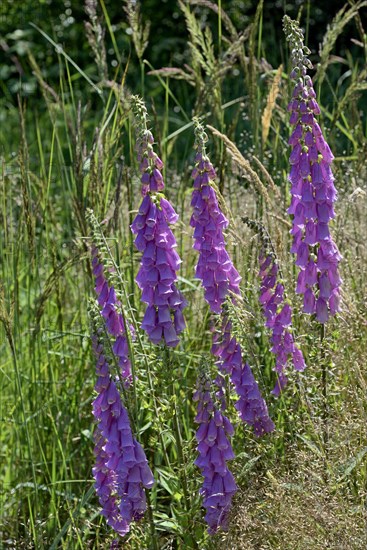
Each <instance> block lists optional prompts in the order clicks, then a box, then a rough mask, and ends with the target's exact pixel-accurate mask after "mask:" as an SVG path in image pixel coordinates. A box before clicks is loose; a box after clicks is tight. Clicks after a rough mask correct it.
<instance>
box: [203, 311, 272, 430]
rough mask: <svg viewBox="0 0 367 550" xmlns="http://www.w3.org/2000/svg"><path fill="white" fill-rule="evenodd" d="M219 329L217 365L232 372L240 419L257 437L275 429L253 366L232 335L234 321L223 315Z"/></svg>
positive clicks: (215, 342)
mask: <svg viewBox="0 0 367 550" xmlns="http://www.w3.org/2000/svg"><path fill="white" fill-rule="evenodd" d="M222 321H223V322H222V327H221V329H220V331H218V332H216V333H214V334H213V345H212V353H213V355H215V356H216V357H218V361H217V366H218V368H219V370H220V371H221V372H223V374H229V376H230V378H231V381H232V383H233V384H234V387H235V390H236V393H237V395H238V396H239V399H238V401H237V403H236V404H235V407H236V409H237V410H238V413H239V416H240V418H241V420H243V421H244V422H246V424H249V425H250V426H252V427H253V430H254V434H255V435H256V436H257V437H260V436H262V435H264V434H265V433H270V432H272V431H273V430H274V427H275V426H274V423H273V421H272V420H271V418H270V417H269V413H268V408H267V406H266V403H265V400H264V399H263V397H262V396H261V393H260V390H259V386H258V384H257V382H256V380H255V377H254V375H253V373H252V370H251V368H250V366H249V365H248V364H247V363H246V362H244V361H243V359H242V351H241V346H240V344H239V343H238V342H237V340H236V338H235V337H234V336H233V335H232V332H231V331H232V323H231V322H230V321H229V320H228V318H227V317H226V316H225V315H224V316H223V318H222Z"/></svg>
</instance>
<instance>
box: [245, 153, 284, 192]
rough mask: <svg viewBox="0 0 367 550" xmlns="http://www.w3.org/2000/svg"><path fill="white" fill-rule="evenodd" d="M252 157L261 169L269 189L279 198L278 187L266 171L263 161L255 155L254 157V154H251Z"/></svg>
mask: <svg viewBox="0 0 367 550" xmlns="http://www.w3.org/2000/svg"><path fill="white" fill-rule="evenodd" d="M252 158H253V159H254V161H255V162H256V164H257V165H258V167H259V168H260V170H261V172H262V174H263V176H264V178H265V180H266V182H267V183H268V185H269V187H270V189H271V190H272V192H273V193H274V195H275V196H276V197H277V198H278V199H279V198H280V197H281V194H280V191H279V188H278V187H277V186H276V185H275V183H274V180H273V178H272V177H271V175H270V174H269V172H268V171H267V169H266V168H265V166H264V165H263V163H262V162H261V161H260V160H259V159H258V158H257V157H255V155H253V157H252Z"/></svg>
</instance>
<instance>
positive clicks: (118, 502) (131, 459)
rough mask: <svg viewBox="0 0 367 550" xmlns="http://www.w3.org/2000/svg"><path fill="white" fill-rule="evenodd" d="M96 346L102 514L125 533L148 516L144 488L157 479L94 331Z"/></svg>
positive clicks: (97, 476) (95, 405) (98, 480)
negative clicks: (145, 514)
mask: <svg viewBox="0 0 367 550" xmlns="http://www.w3.org/2000/svg"><path fill="white" fill-rule="evenodd" d="M92 345H93V350H94V354H95V357H96V373H97V377H98V378H97V382H96V385H95V390H96V392H97V397H96V398H95V400H94V402H93V414H94V416H95V418H96V420H97V422H98V424H97V427H96V430H95V436H94V437H95V448H94V453H95V457H96V463H95V466H94V468H93V476H94V478H95V487H96V492H97V495H98V498H99V501H100V504H101V506H102V514H103V515H104V516H105V517H106V520H107V523H108V525H110V526H111V527H112V528H113V529H114V530H115V531H116V532H117V533H118V534H119V535H121V536H124V535H125V534H126V533H128V532H129V529H130V523H131V521H133V520H139V519H141V518H142V516H143V515H144V512H145V510H146V497H145V491H144V488H146V489H149V488H151V487H152V485H153V484H154V478H153V475H152V472H151V470H150V468H149V465H148V462H147V459H146V456H145V453H144V451H143V448H142V447H141V445H140V443H138V441H137V440H136V439H135V437H134V436H133V434H132V431H131V426H130V421H129V417H128V414H127V411H126V409H125V407H124V405H123V403H122V401H121V398H120V394H119V391H118V389H117V386H116V383H115V381H114V378H113V377H112V375H111V372H110V366H109V363H108V362H107V359H106V357H105V355H104V350H103V343H102V340H101V339H100V338H99V337H98V334H97V333H94V334H92Z"/></svg>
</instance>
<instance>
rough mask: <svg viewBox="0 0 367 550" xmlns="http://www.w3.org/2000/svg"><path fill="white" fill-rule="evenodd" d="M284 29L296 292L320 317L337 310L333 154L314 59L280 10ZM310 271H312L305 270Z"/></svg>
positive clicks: (307, 310) (338, 257) (308, 309)
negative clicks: (312, 72) (290, 86)
mask: <svg viewBox="0 0 367 550" xmlns="http://www.w3.org/2000/svg"><path fill="white" fill-rule="evenodd" d="M283 23H284V31H285V34H286V38H287V40H288V42H289V43H290V47H291V59H292V65H293V70H292V72H291V75H290V76H291V78H292V79H294V80H296V84H295V87H294V90H293V95H292V100H291V102H290V103H289V105H288V110H289V112H290V113H291V116H290V123H291V124H292V125H293V126H294V127H295V129H294V131H293V133H292V135H291V137H290V138H289V144H290V145H291V147H292V152H291V155H290V158H289V162H290V164H291V170H290V174H289V180H290V182H291V184H292V186H291V195H292V198H291V204H290V207H289V208H288V213H289V214H292V215H293V228H292V230H291V234H292V235H293V245H292V249H291V251H292V252H293V253H295V254H296V256H297V257H296V265H298V266H299V268H300V270H301V271H300V273H299V278H298V283H297V292H298V293H299V294H303V300H304V301H303V303H304V309H303V311H304V312H305V313H309V314H315V315H316V319H317V320H318V321H319V322H320V323H326V322H327V321H328V319H329V316H330V315H335V314H336V313H337V312H338V311H340V284H341V279H340V277H339V274H338V264H339V262H340V260H341V255H340V253H339V251H338V248H337V246H336V244H335V243H334V241H333V239H332V237H331V235H330V230H329V222H330V221H331V220H332V219H333V218H334V217H335V212H334V209H333V204H334V202H335V200H336V198H337V192H336V189H335V186H334V176H333V173H332V171H331V167H330V165H331V162H332V160H333V158H334V157H333V154H332V152H331V151H330V148H329V146H328V144H327V143H326V141H325V138H324V136H323V134H322V131H321V128H320V126H319V125H318V123H317V122H316V118H315V116H316V115H319V114H320V108H319V106H318V104H317V102H316V93H315V90H314V88H313V84H312V80H311V78H310V77H309V76H308V75H307V69H308V68H312V64H311V62H310V60H309V59H308V57H307V55H308V54H309V53H310V51H309V49H308V48H307V47H305V46H304V43H303V32H302V30H301V29H300V28H299V26H298V23H297V22H296V21H292V20H291V19H290V18H289V17H288V16H286V15H285V16H284V18H283ZM309 271H312V277H310V276H309V275H310V274H309V273H308V274H307V276H306V273H307V272H309Z"/></svg>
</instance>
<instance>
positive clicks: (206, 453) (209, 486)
mask: <svg viewBox="0 0 367 550" xmlns="http://www.w3.org/2000/svg"><path fill="white" fill-rule="evenodd" d="M217 393H218V394H219V395H218V397H219V399H218V398H217V399H213V389H212V387H211V383H210V381H209V380H208V379H207V378H206V377H205V375H202V376H200V377H199V379H198V383H197V389H196V391H195V393H194V396H193V399H194V401H196V402H197V415H196V417H195V422H197V423H198V424H199V425H200V426H199V428H198V430H197V432H196V440H197V442H198V447H197V450H198V452H199V457H198V458H197V459H196V460H195V464H196V466H198V467H199V468H200V470H201V473H202V475H203V477H204V483H203V486H202V488H201V489H200V494H201V495H202V496H203V506H204V508H205V509H206V515H205V520H206V522H207V524H208V533H209V534H211V535H213V534H215V533H216V531H217V530H218V529H219V528H221V529H224V530H226V529H227V527H228V514H229V510H230V508H231V501H232V497H233V495H234V494H235V492H236V491H237V486H236V483H235V480H234V478H233V475H232V473H231V472H230V470H229V469H228V466H227V461H228V460H232V459H233V458H234V453H233V450H232V446H231V443H230V438H231V436H232V435H233V432H234V430H233V426H232V424H231V423H230V421H229V420H228V418H227V417H226V416H225V415H224V414H223V412H222V407H221V401H222V398H223V391H222V388H221V385H220V382H219V388H218V391H217Z"/></svg>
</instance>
